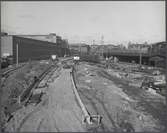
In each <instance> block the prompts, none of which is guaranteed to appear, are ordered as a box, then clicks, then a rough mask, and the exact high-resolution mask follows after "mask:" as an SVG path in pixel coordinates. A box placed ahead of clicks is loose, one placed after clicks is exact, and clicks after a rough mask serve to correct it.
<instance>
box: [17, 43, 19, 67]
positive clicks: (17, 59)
mask: <svg viewBox="0 0 167 133" xmlns="http://www.w3.org/2000/svg"><path fill="white" fill-rule="evenodd" d="M18 58H19V45H18V43H17V44H16V65H17V66H18V64H19V59H18Z"/></svg>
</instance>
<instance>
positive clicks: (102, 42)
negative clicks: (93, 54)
mask: <svg viewBox="0 0 167 133" xmlns="http://www.w3.org/2000/svg"><path fill="white" fill-rule="evenodd" d="M103 44H104V36H103V35H102V36H101V45H102V57H103V52H104V51H103Z"/></svg>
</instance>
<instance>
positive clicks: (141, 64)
mask: <svg viewBox="0 0 167 133" xmlns="http://www.w3.org/2000/svg"><path fill="white" fill-rule="evenodd" d="M141 65H142V51H141V46H140V66H141Z"/></svg>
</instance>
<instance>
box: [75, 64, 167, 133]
mask: <svg viewBox="0 0 167 133" xmlns="http://www.w3.org/2000/svg"><path fill="white" fill-rule="evenodd" d="M76 70H77V72H76V74H75V79H76V81H77V87H78V91H79V94H80V96H81V98H82V100H83V102H84V104H85V105H86V107H87V109H88V111H89V113H90V114H92V115H96V114H100V115H101V116H102V117H103V119H102V124H101V125H100V126H98V127H92V128H90V131H114V132H115V131H116V132H117V131H118V132H119V131H123V130H124V127H123V126H122V124H121V123H125V122H124V121H125V120H126V121H127V123H128V124H129V128H130V129H132V131H136V132H148V131H149V132H154V131H158V132H159V131H164V129H165V120H164V115H165V114H164V113H165V110H166V105H164V101H165V98H164V97H163V96H161V95H158V94H157V95H153V94H151V93H149V92H146V91H144V90H141V89H140V88H139V87H134V86H130V85H129V81H128V80H127V79H126V78H121V77H118V76H116V74H115V73H114V70H110V71H108V72H107V71H106V70H105V69H103V68H99V67H97V66H96V65H89V64H85V63H80V65H79V66H77V68H76ZM120 72H121V71H120ZM135 76H136V77H140V75H137V74H136V75H134V77H135Z"/></svg>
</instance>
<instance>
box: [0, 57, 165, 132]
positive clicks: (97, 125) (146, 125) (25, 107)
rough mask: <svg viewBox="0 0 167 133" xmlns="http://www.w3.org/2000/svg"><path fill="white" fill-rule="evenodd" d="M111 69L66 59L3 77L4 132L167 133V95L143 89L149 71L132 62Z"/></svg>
mask: <svg viewBox="0 0 167 133" xmlns="http://www.w3.org/2000/svg"><path fill="white" fill-rule="evenodd" d="M112 65H113V66H110V67H108V68H106V67H105V66H104V65H99V64H97V63H90V62H85V61H81V62H79V63H78V64H75V63H74V62H73V60H72V58H70V57H68V58H61V59H59V61H55V62H53V61H51V60H41V61H30V62H27V63H26V64H21V65H20V66H19V67H18V68H14V69H13V71H12V69H9V70H7V71H6V73H4V76H3V78H2V89H3V90H5V91H3V93H2V98H1V103H2V110H1V113H2V119H1V122H2V125H3V131H9V132H13V131H14V132H24V131H30V132H37V131H47V132H65V131H71V132H84V131H90V132H98V131H99V132H103V131H112V132H161V131H165V125H166V119H165V117H164V116H165V115H166V114H165V112H166V102H165V96H163V95H162V94H160V93H153V92H152V91H150V90H149V89H142V88H141V85H142V80H143V78H142V77H144V76H146V75H148V73H145V72H136V71H132V69H134V68H135V67H136V66H135V65H132V64H131V65H128V64H127V63H124V64H122V63H113V64H112ZM119 67H120V68H121V69H118V68H119ZM131 67H132V68H131ZM9 73H10V74H9ZM6 75H7V76H6Z"/></svg>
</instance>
